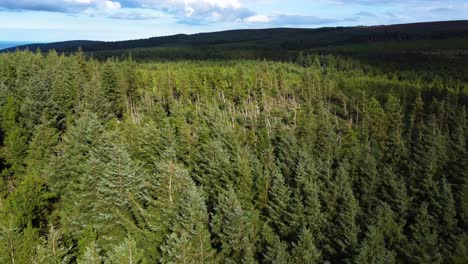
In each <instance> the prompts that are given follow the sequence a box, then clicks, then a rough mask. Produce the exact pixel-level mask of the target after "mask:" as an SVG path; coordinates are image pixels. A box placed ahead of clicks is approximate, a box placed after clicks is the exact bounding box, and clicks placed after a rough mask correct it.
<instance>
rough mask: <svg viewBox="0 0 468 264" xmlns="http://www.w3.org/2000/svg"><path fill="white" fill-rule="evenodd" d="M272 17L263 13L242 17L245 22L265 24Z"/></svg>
mask: <svg viewBox="0 0 468 264" xmlns="http://www.w3.org/2000/svg"><path fill="white" fill-rule="evenodd" d="M271 20H272V18H271V17H268V16H264V15H255V16H249V17H247V18H245V19H244V21H245V22H247V23H251V24H265V23H269V22H271Z"/></svg>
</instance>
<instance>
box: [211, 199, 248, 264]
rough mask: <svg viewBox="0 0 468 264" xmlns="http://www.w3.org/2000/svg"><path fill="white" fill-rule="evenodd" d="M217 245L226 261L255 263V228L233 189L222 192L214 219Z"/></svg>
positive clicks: (223, 260)
mask: <svg viewBox="0 0 468 264" xmlns="http://www.w3.org/2000/svg"><path fill="white" fill-rule="evenodd" d="M211 223H212V230H213V231H214V234H215V238H214V242H215V245H216V246H217V247H218V248H220V250H221V251H220V255H221V261H222V262H225V263H254V252H255V248H254V245H255V236H256V234H255V229H254V226H252V223H253V221H252V216H250V215H249V213H248V212H246V211H244V210H243V209H242V207H241V205H240V203H239V201H238V200H237V197H236V194H235V193H234V191H232V190H228V191H225V192H222V193H221V194H220V196H219V198H218V205H217V206H216V208H215V214H214V216H213V220H212V222H211Z"/></svg>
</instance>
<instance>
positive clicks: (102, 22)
mask: <svg viewBox="0 0 468 264" xmlns="http://www.w3.org/2000/svg"><path fill="white" fill-rule="evenodd" d="M461 19H468V0H0V41H6V40H9V41H35V42H51V41H62V40H71V39H89V40H124V39H137V38H147V37H153V36H163V35H172V34H177V33H197V32H210V31H219V30H226V29H237V28H266V27H307V28H316V27H324V26H353V25H380V24H396V23H410V22H422V21H439V20H461Z"/></svg>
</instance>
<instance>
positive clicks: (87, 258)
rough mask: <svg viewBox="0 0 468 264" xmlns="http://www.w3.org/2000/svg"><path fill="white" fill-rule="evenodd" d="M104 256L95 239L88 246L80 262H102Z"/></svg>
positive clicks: (94, 263)
mask: <svg viewBox="0 0 468 264" xmlns="http://www.w3.org/2000/svg"><path fill="white" fill-rule="evenodd" d="M102 262H103V257H102V256H101V255H100V249H99V247H98V245H97V244H96V242H95V241H93V242H91V244H89V245H88V246H87V247H86V251H85V252H84V254H83V256H82V257H81V258H79V259H78V261H77V263H78V264H101V263H102Z"/></svg>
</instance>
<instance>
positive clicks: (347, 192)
mask: <svg viewBox="0 0 468 264" xmlns="http://www.w3.org/2000/svg"><path fill="white" fill-rule="evenodd" d="M421 56H422V55H421ZM434 56H435V55H434ZM402 57H405V61H404V62H403V63H401V62H398V61H390V60H379V59H378V58H379V57H373V59H362V58H357V57H350V56H345V55H340V54H333V55H332V54H321V53H313V52H308V53H304V54H303V53H301V54H299V55H298V56H297V57H296V58H294V59H292V60H286V61H272V60H268V59H265V60H242V59H232V60H175V61H159V62H158V61H151V62H148V61H146V62H145V61H137V60H135V59H133V58H132V57H131V56H127V57H126V58H124V59H122V58H119V59H117V58H112V57H111V58H99V59H96V58H93V57H92V56H88V55H87V54H85V53H83V52H80V51H78V52H74V53H71V54H60V53H57V52H55V51H53V50H51V51H48V52H40V51H37V52H30V51H16V52H11V53H2V54H0V142H1V147H0V170H1V174H0V175H1V176H0V177H1V178H0V263H15V264H22V263H47V264H48V263H51V264H54V263H57V264H58V263H82V264H88V263H89V264H101V263H112V264H124V263H128V264H130V263H131V264H135V263H141V264H143V263H275V264H276V263H279V264H282V263H285V264H286V263H460V264H465V263H468V233H467V231H468V185H467V184H468V182H467V180H468V177H467V175H468V152H467V151H468V148H467V139H468V122H467V121H468V119H467V109H466V107H467V104H468V80H467V76H468V75H465V74H464V73H466V71H467V69H468V68H467V67H466V61H464V60H457V61H455V59H454V60H448V61H447V59H446V57H444V59H437V60H436V59H434V62H436V63H432V62H433V61H430V60H421V59H418V60H417V61H416V59H415V58H414V57H412V56H409V55H401V56H400V57H399V58H402ZM441 57H442V56H441ZM441 57H431V58H441ZM411 59H413V60H414V61H409V60H411ZM412 65H413V66H412ZM415 65H420V67H419V66H418V67H416V66H415Z"/></svg>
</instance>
